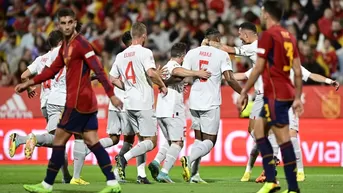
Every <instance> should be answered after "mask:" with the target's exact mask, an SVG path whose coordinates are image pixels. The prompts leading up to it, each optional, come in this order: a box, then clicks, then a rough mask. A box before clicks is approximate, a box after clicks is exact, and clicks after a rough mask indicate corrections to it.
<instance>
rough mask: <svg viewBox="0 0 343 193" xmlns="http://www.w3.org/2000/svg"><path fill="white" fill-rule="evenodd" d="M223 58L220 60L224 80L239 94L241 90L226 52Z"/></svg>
mask: <svg viewBox="0 0 343 193" xmlns="http://www.w3.org/2000/svg"><path fill="white" fill-rule="evenodd" d="M223 58H225V59H224V60H222V61H221V66H220V69H221V72H222V74H223V75H224V77H225V80H226V81H227V83H228V84H229V86H230V87H231V88H232V89H233V90H235V91H236V92H237V93H238V94H239V93H241V91H242V87H241V86H240V85H239V83H238V82H237V80H236V79H235V77H234V75H233V72H232V63H231V59H230V56H229V55H228V54H227V53H225V55H224V57H223Z"/></svg>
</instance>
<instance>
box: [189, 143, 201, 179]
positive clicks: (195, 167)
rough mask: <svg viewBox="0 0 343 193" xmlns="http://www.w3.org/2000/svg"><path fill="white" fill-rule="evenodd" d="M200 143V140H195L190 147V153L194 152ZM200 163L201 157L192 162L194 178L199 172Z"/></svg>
mask: <svg viewBox="0 0 343 193" xmlns="http://www.w3.org/2000/svg"><path fill="white" fill-rule="evenodd" d="M199 143H201V141H200V140H198V139H195V140H194V143H193V145H192V149H191V152H193V151H195V147H196V146H197V145H198V144H199ZM200 161H201V157H199V158H198V159H196V160H194V162H193V163H192V176H194V175H195V174H197V173H198V172H199V167H200Z"/></svg>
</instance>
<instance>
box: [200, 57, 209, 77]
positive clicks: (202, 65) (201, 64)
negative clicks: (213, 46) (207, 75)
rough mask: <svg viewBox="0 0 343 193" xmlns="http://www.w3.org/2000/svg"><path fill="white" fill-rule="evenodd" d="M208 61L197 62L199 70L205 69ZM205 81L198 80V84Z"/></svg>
mask: <svg viewBox="0 0 343 193" xmlns="http://www.w3.org/2000/svg"><path fill="white" fill-rule="evenodd" d="M207 65H208V61H207V60H199V70H201V69H207ZM206 81H207V79H203V78H201V79H200V82H206Z"/></svg>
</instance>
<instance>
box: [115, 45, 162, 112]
mask: <svg viewBox="0 0 343 193" xmlns="http://www.w3.org/2000/svg"><path fill="white" fill-rule="evenodd" d="M115 64H116V65H115V67H116V68H114V67H113V68H114V69H113V71H112V76H113V77H115V78H119V77H120V76H121V77H122V79H123V82H124V85H125V95H124V106H125V107H126V109H127V110H151V109H152V108H153V104H154V90H153V87H152V82H151V80H150V79H149V77H148V76H147V74H146V72H147V71H148V70H149V69H150V68H156V65H155V60H154V57H153V55H152V51H151V50H149V49H147V48H144V47H142V46H141V45H131V46H130V47H128V48H126V49H125V50H124V51H123V52H122V54H120V55H118V56H117V62H116V63H115Z"/></svg>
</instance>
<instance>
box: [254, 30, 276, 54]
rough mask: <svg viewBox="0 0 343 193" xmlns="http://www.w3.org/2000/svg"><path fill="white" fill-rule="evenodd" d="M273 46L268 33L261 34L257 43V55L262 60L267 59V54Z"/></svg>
mask: <svg viewBox="0 0 343 193" xmlns="http://www.w3.org/2000/svg"><path fill="white" fill-rule="evenodd" d="M272 45H273V39H272V36H271V35H270V33H269V32H268V31H265V32H263V34H262V36H261V38H260V39H259V40H258V43H257V55H258V56H259V57H262V58H264V59H267V56H268V53H269V51H270V50H271V48H272Z"/></svg>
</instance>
